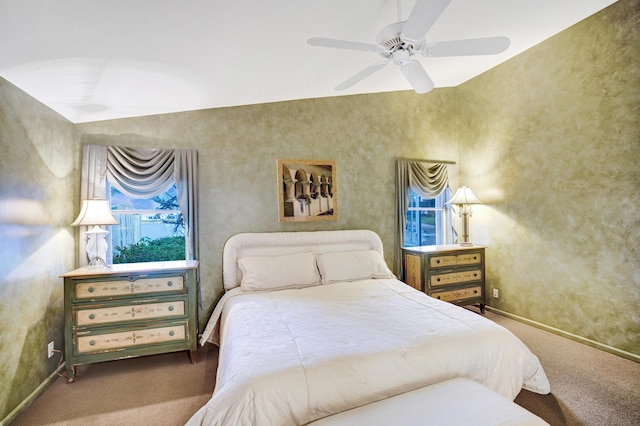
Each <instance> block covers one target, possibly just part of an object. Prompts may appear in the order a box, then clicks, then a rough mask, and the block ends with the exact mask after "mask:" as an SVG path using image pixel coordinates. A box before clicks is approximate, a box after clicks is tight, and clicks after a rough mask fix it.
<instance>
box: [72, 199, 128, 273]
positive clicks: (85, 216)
mask: <svg viewBox="0 0 640 426" xmlns="http://www.w3.org/2000/svg"><path fill="white" fill-rule="evenodd" d="M117 224H118V221H117V220H116V219H115V218H114V217H113V215H112V214H111V208H110V207H109V202H108V201H107V200H99V199H93V200H82V208H81V209H80V214H79V215H78V217H77V218H76V220H75V221H74V222H73V223H72V224H71V225H72V226H93V228H91V229H89V230H88V231H87V232H85V234H86V235H87V256H88V258H89V266H90V267H106V266H107V263H106V262H105V259H106V257H107V248H108V244H107V239H106V236H107V234H108V233H109V232H108V231H106V230H104V229H102V228H101V227H100V226H101V225H117Z"/></svg>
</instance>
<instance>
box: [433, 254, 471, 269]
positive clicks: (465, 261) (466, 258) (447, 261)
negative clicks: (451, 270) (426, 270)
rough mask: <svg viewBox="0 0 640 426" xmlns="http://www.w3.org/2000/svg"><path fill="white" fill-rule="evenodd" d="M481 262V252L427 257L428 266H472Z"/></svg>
mask: <svg viewBox="0 0 640 426" xmlns="http://www.w3.org/2000/svg"><path fill="white" fill-rule="evenodd" d="M481 264H482V253H481V252H474V253H461V254H447V255H437V256H431V257H430V258H429V267H430V268H431V269H435V268H446V267H452V266H473V265H481Z"/></svg>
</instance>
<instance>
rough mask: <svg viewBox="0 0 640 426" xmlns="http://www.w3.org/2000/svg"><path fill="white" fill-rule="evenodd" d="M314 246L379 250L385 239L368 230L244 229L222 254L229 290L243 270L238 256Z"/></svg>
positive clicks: (320, 249)
mask: <svg viewBox="0 0 640 426" xmlns="http://www.w3.org/2000/svg"><path fill="white" fill-rule="evenodd" d="M307 250H312V251H313V252H316V253H326V252H332V251H350V250H377V251H379V252H380V254H381V255H384V253H383V251H382V241H381V240H380V237H379V236H378V234H376V233H375V232H373V231H368V230H345V231H314V232H265V233H242V234H236V235H233V236H232V237H231V238H229V239H228V240H227V241H226V243H225V245H224V250H223V254H222V281H223V284H224V288H225V290H230V289H232V288H234V287H238V286H239V285H240V282H241V281H242V272H241V271H240V268H239V267H238V259H240V258H242V257H245V256H278V255H283V254H290V253H298V252H302V251H307Z"/></svg>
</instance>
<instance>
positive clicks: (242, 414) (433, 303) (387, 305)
mask: <svg viewBox="0 0 640 426" xmlns="http://www.w3.org/2000/svg"><path fill="white" fill-rule="evenodd" d="M223 284H224V287H225V294H224V295H223V297H222V298H221V300H220V302H219V303H218V305H217V306H216V308H215V309H214V312H213V314H212V316H211V318H210V320H209V322H208V324H207V327H206V328H205V330H204V333H203V336H202V339H201V344H206V343H207V342H212V343H215V344H218V345H219V346H220V352H219V353H220V355H219V364H218V365H219V366H218V372H217V378H216V385H215V389H214V392H213V396H212V398H211V399H210V400H209V402H208V403H207V404H206V405H205V406H204V407H202V408H201V409H200V410H199V411H198V412H197V413H195V414H194V416H193V417H192V418H191V419H190V421H189V423H188V425H272V424H273V425H306V424H312V423H313V422H315V421H318V420H320V419H325V418H328V417H330V416H332V415H335V414H337V413H341V412H344V411H347V410H350V409H353V408H355V407H364V409H366V406H367V405H373V403H376V402H377V401H382V400H385V399H388V398H391V397H394V396H398V395H402V394H405V393H409V392H411V391H415V390H417V389H421V388H424V387H427V386H430V385H433V384H436V383H441V382H445V381H448V380H451V379H455V378H467V379H471V380H473V381H475V382H478V383H480V384H482V385H484V386H485V387H487V388H489V389H491V390H492V391H494V392H496V393H498V394H500V395H502V396H504V397H506V398H508V399H510V400H513V399H514V398H515V397H516V395H517V394H518V393H519V392H520V390H521V389H522V388H525V389H527V390H530V391H533V392H536V393H540V394H546V393H549V392H550V387H549V382H548V380H547V377H546V375H545V373H544V370H543V368H542V366H541V365H540V362H539V360H538V359H537V357H536V356H535V355H534V354H533V353H532V352H531V351H530V350H529V349H528V348H527V347H526V346H525V345H524V344H523V343H522V342H521V341H520V340H519V339H518V338H517V337H515V336H514V335H513V334H512V333H510V332H509V331H508V330H506V329H504V328H503V327H501V326H499V325H497V324H495V323H494V322H492V321H490V320H488V319H486V318H484V317H483V316H482V315H480V314H478V313H476V312H473V311H470V310H467V309H464V308H461V307H458V306H455V305H452V304H448V303H446V302H442V301H439V300H437V299H433V298H431V297H429V296H427V295H426V294H424V293H422V292H419V291H417V290H415V289H413V288H412V287H410V286H408V285H406V284H404V283H403V282H401V281H399V280H398V279H396V277H394V276H393V274H392V273H391V271H390V270H389V268H388V267H387V265H386V263H385V262H384V257H383V247H382V243H381V241H380V238H379V237H378V235H377V234H376V233H374V232H372V231H368V230H348V231H317V232H280V233H243V234H237V235H234V236H233V237H231V238H230V239H229V240H228V241H227V242H226V243H225V247H224V252H223Z"/></svg>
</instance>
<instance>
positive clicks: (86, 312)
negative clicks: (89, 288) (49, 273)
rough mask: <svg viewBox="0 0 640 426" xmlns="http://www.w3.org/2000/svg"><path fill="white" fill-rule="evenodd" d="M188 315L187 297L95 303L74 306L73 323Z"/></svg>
mask: <svg viewBox="0 0 640 426" xmlns="http://www.w3.org/2000/svg"><path fill="white" fill-rule="evenodd" d="M187 315H188V302H187V300H186V298H182V299H177V300H169V301H155V302H152V303H129V304H125V305H119V306H110V305H105V304H102V305H93V306H83V305H79V306H74V307H73V318H74V320H73V324H74V326H76V327H74V328H77V327H90V326H94V325H107V324H114V323H119V322H123V321H127V322H135V321H146V320H155V319H164V318H179V317H184V316H187Z"/></svg>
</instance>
